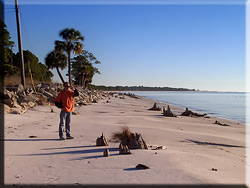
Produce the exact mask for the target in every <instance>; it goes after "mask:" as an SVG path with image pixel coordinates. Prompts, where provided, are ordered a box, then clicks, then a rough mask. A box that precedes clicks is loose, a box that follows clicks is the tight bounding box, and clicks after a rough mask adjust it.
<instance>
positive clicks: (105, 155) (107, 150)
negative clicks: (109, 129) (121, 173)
mask: <svg viewBox="0 0 250 188" xmlns="http://www.w3.org/2000/svg"><path fill="white" fill-rule="evenodd" d="M103 157H109V149H105V151H104V152H103Z"/></svg>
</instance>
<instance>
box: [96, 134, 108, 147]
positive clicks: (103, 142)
mask: <svg viewBox="0 0 250 188" xmlns="http://www.w3.org/2000/svg"><path fill="white" fill-rule="evenodd" d="M96 146H108V142H107V140H106V138H105V137H104V135H103V133H102V136H100V137H98V138H97V139H96Z"/></svg>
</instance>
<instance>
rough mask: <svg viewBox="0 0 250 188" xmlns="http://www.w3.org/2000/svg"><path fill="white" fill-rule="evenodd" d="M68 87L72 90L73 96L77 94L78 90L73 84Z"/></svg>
mask: <svg viewBox="0 0 250 188" xmlns="http://www.w3.org/2000/svg"><path fill="white" fill-rule="evenodd" d="M70 89H72V90H73V91H74V97H77V96H79V92H78V90H77V89H76V88H75V87H74V86H70Z"/></svg>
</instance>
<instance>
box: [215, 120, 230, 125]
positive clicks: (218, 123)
mask: <svg viewBox="0 0 250 188" xmlns="http://www.w3.org/2000/svg"><path fill="white" fill-rule="evenodd" d="M214 124H217V125H221V126H230V125H228V124H225V123H220V122H219V121H217V120H216V121H215V122H214Z"/></svg>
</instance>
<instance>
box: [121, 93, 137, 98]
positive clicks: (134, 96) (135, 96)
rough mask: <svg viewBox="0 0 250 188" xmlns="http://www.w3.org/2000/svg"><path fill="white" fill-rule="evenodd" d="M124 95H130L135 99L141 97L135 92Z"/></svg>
mask: <svg viewBox="0 0 250 188" xmlns="http://www.w3.org/2000/svg"><path fill="white" fill-rule="evenodd" d="M124 95H126V96H129V97H131V98H134V99H140V97H139V96H137V95H135V94H134V93H124Z"/></svg>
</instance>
